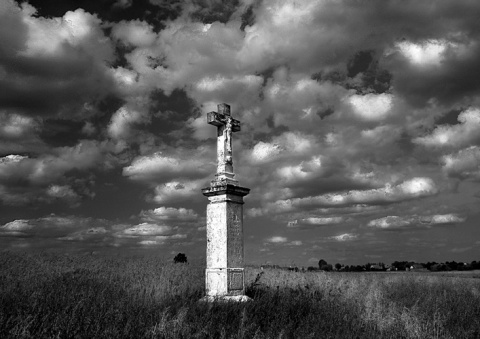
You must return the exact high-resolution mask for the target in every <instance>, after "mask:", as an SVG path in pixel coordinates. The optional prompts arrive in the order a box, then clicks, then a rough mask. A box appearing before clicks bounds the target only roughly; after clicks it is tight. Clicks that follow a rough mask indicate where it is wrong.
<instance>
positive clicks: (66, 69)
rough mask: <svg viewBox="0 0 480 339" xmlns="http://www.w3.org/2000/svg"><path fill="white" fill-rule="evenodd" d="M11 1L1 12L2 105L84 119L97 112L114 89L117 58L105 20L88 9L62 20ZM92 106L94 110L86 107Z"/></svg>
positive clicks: (47, 114) (49, 114)
mask: <svg viewBox="0 0 480 339" xmlns="http://www.w3.org/2000/svg"><path fill="white" fill-rule="evenodd" d="M35 12H36V10H35V9H34V8H33V7H32V6H30V5H28V4H26V3H25V4H23V5H21V7H18V5H17V4H16V3H15V2H13V1H11V0H7V1H6V2H4V4H3V5H2V9H1V10H0V31H1V32H2V35H1V36H0V38H1V40H2V42H3V43H2V47H0V55H2V57H1V61H0V62H1V63H2V65H3V68H2V71H3V72H4V73H6V74H4V76H2V81H0V106H1V107H3V108H7V109H14V110H15V111H17V112H19V113H22V114H27V115H35V116H37V115H41V116H62V117H79V116H83V117H86V116H91V115H93V114H96V113H97V112H98V109H97V105H98V104H99V103H100V102H101V100H102V99H104V98H105V97H106V96H107V95H108V94H109V93H111V92H112V90H111V79H110V76H109V75H108V71H107V70H108V67H107V66H106V62H113V61H114V59H115V56H114V49H113V46H112V44H111V41H110V39H109V38H108V37H106V36H105V35H104V33H103V31H102V28H101V21H100V19H98V18H97V17H96V16H95V15H92V14H90V13H87V12H85V11H84V10H83V9H77V10H75V11H73V12H72V11H69V12H67V13H65V15H64V16H63V17H61V18H48V19H47V18H42V17H37V16H36V15H35ZM87 107H89V108H87Z"/></svg>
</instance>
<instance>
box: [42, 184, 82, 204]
mask: <svg viewBox="0 0 480 339" xmlns="http://www.w3.org/2000/svg"><path fill="white" fill-rule="evenodd" d="M47 195H48V196H50V197H52V198H56V199H63V200H66V201H68V202H70V203H71V204H74V205H75V204H77V203H78V200H79V199H80V196H79V195H78V194H77V193H75V191H74V190H73V189H72V188H71V187H70V186H68V185H51V186H50V187H48V189H47Z"/></svg>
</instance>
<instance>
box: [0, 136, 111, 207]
mask: <svg viewBox="0 0 480 339" xmlns="http://www.w3.org/2000/svg"><path fill="white" fill-rule="evenodd" d="M102 152H103V151H102V146H100V145H98V143H96V142H92V141H82V142H80V143H79V144H77V145H76V146H74V147H60V148H56V149H53V150H52V151H51V153H50V154H44V155H40V156H39V157H37V158H33V157H29V156H23V155H16V154H10V155H7V156H5V157H2V158H0V200H2V201H4V202H5V203H7V204H24V203H27V202H29V201H37V202H40V201H44V202H48V201H49V200H51V199H50V198H60V199H65V200H67V201H70V202H71V203H73V204H75V203H76V201H77V200H78V198H79V196H78V193H79V192H75V191H74V189H73V188H72V187H71V186H70V185H65V184H59V183H58V182H64V181H66V180H67V181H68V177H67V178H66V176H67V175H68V174H69V173H70V172H71V171H74V170H78V171H88V170H89V169H91V168H93V167H94V166H96V165H98V164H99V163H100V162H101V160H102ZM80 182H81V180H79V181H77V184H79V185H80ZM25 183H27V184H28V185H25ZM82 191H84V192H83V193H88V194H87V195H90V196H91V194H90V193H89V192H87V191H85V189H83V188H82Z"/></svg>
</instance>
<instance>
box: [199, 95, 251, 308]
mask: <svg viewBox="0 0 480 339" xmlns="http://www.w3.org/2000/svg"><path fill="white" fill-rule="evenodd" d="M207 122H208V123H209V124H211V125H214V126H216V127H217V173H216V174H215V180H213V181H212V182H211V183H210V187H207V188H204V189H202V193H203V195H205V196H206V197H208V200H209V204H208V205H207V267H206V269H205V290H206V296H205V297H204V298H202V300H204V301H207V302H210V301H240V302H242V301H248V300H250V298H248V297H247V296H246V295H245V272H244V267H243V266H244V263H243V257H244V253H243V197H244V196H246V195H247V194H248V193H249V192H250V189H249V188H246V187H241V186H239V185H238V181H237V180H235V179H234V177H235V174H234V173H233V159H232V133H233V132H238V131H240V121H238V120H235V119H233V118H232V116H231V115H230V106H229V105H227V104H220V105H218V111H217V112H210V113H208V114H207Z"/></svg>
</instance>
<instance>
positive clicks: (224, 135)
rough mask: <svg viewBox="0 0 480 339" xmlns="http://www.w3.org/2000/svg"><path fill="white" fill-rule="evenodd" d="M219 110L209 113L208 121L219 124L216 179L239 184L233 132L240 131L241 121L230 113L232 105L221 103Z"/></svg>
mask: <svg viewBox="0 0 480 339" xmlns="http://www.w3.org/2000/svg"><path fill="white" fill-rule="evenodd" d="M217 108H218V112H210V113H208V114H207V122H208V123H209V124H210V125H214V126H217V174H216V175H215V177H216V179H215V180H216V181H222V180H223V181H225V182H227V183H230V184H234V185H238V182H237V181H236V180H235V179H234V177H235V174H234V173H233V155H232V153H233V149H232V133H233V132H238V131H240V121H238V120H235V119H233V118H232V117H231V115H230V106H229V105H227V104H219V105H218V106H217Z"/></svg>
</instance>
